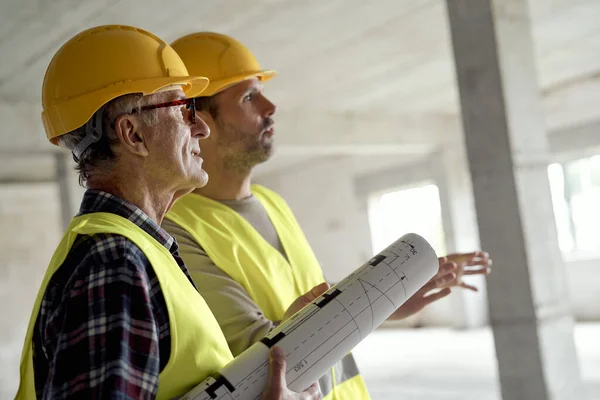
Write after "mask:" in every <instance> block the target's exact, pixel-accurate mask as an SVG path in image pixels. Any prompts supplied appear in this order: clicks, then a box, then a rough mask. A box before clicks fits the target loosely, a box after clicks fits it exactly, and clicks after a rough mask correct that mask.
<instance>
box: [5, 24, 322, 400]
mask: <svg viewBox="0 0 600 400" xmlns="http://www.w3.org/2000/svg"><path fill="white" fill-rule="evenodd" d="M207 82H208V80H207V79H206V78H203V77H190V76H188V73H187V70H186V68H185V66H184V64H183V62H182V61H181V59H180V58H179V57H178V56H177V54H176V53H175V52H174V51H173V49H172V48H171V47H169V45H168V44H166V43H165V42H163V41H162V40H160V39H159V38H157V37H156V36H154V35H152V34H151V33H149V32H146V31H143V30H141V29H138V28H134V27H128V26H101V27H96V28H92V29H89V30H87V31H85V32H82V33H80V34H78V35H76V36H75V37H73V38H72V39H71V40H69V41H68V42H67V43H66V44H64V45H63V46H62V47H61V49H60V50H59V51H58V52H57V53H56V55H55V56H54V58H53V59H52V61H51V62H50V65H49V67H48V69H47V72H46V76H45V79H44V85H43V89H42V103H43V109H44V110H43V114H42V118H43V121H44V126H45V129H46V134H47V136H48V138H49V139H50V141H51V142H52V143H54V144H59V145H61V146H63V147H66V148H68V149H69V150H71V151H72V153H73V158H74V159H75V161H76V163H77V169H78V171H79V174H80V181H81V182H82V183H85V184H86V185H87V188H88V190H87V192H86V193H85V195H84V198H83V201H82V204H81V208H80V211H79V214H78V215H77V216H76V217H75V218H73V220H72V221H71V223H70V225H69V227H68V228H67V231H66V233H65V235H64V237H63V238H62V240H61V242H60V244H59V246H58V248H57V250H56V252H55V253H54V256H53V257H52V260H51V262H50V265H49V267H48V270H47V273H46V275H45V277H44V279H43V282H42V285H41V288H40V290H39V293H38V296H37V299H36V301H35V304H34V309H33V312H32V316H31V319H30V323H29V327H28V330H27V335H26V339H25V344H24V348H23V354H22V358H21V382H20V387H19V391H18V393H17V398H19V399H31V398H35V397H36V396H37V397H38V398H44V399H64V398H73V397H74V398H85V399H98V398H119V399H139V398H146V399H147V398H161V399H168V398H173V397H176V396H180V395H182V394H184V393H186V392H187V391H188V390H190V389H191V388H193V387H194V386H195V385H196V384H198V383H199V382H200V381H201V380H203V379H204V378H205V377H207V376H208V375H209V374H212V373H214V372H216V371H218V370H219V369H220V368H221V367H223V366H224V365H225V364H226V363H227V362H229V361H230V360H231V359H232V355H231V352H230V351H229V349H228V347H227V343H226V341H225V338H224V337H223V334H222V332H221V330H220V328H219V325H218V323H217V321H216V320H215V318H214V317H213V315H212V313H211V311H210V309H209V308H208V306H207V305H206V303H205V302H204V300H203V299H202V297H201V296H200V295H199V293H198V291H197V290H196V288H195V287H194V284H193V283H192V281H191V280H190V276H189V273H188V270H187V269H186V267H185V265H184V263H183V261H182V260H181V258H180V256H179V254H178V247H177V244H176V242H175V241H174V240H173V238H172V237H171V236H170V235H169V234H167V233H166V232H165V231H164V230H162V229H161V228H160V223H161V222H162V219H163V217H164V215H165V213H166V212H167V211H168V210H169V208H171V206H172V205H173V203H174V202H175V201H176V200H177V199H178V198H179V197H181V196H182V195H184V194H186V193H189V192H190V191H191V190H192V189H194V188H195V187H199V186H203V185H205V184H206V182H207V174H206V172H205V171H204V170H203V169H202V158H200V146H199V139H203V138H206V137H207V136H208V135H209V129H208V127H207V126H206V124H205V123H204V122H203V121H202V120H201V119H199V118H196V112H195V107H194V100H193V98H192V99H188V98H186V93H187V94H188V95H197V94H198V93H200V92H201V91H202V90H203V89H204V88H205V87H206V86H207ZM272 356H273V359H274V362H273V363H272V364H271V379H270V381H269V387H268V389H267V392H266V393H265V399H269V400H271V399H272V400H282V399H291V398H306V399H309V398H317V397H318V396H319V394H318V388H317V387H316V386H315V385H313V386H312V387H311V388H310V389H309V390H308V391H307V392H305V393H301V394H297V393H292V392H290V391H289V390H288V389H287V388H286V386H285V380H284V371H285V362H284V360H283V356H282V355H281V354H280V352H273V354H272Z"/></svg>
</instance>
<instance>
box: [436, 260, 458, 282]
mask: <svg viewBox="0 0 600 400" xmlns="http://www.w3.org/2000/svg"><path fill="white" fill-rule="evenodd" d="M457 268H458V265H456V263H453V262H447V263H445V264H443V265H440V267H439V268H438V272H437V274H435V276H434V277H433V278H432V279H437V278H439V277H442V276H444V275H446V274H448V273H450V272H453V271H454V270H456V269H457Z"/></svg>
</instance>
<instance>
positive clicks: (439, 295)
mask: <svg viewBox="0 0 600 400" xmlns="http://www.w3.org/2000/svg"><path fill="white" fill-rule="evenodd" d="M451 292H452V290H450V288H445V289H442V290H440V291H439V292H435V293H432V294H430V295H428V296H425V297H423V301H424V303H425V304H424V306H427V305H429V304H431V303H433V302H434V301H438V300H439V299H443V298H444V297H446V296H448V295H449V294H450V293H451Z"/></svg>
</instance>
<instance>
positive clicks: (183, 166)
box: [141, 89, 210, 190]
mask: <svg viewBox="0 0 600 400" xmlns="http://www.w3.org/2000/svg"><path fill="white" fill-rule="evenodd" d="M151 97H152V98H151V99H145V100H147V101H146V103H149V104H158V103H166V102H170V101H175V100H181V99H185V94H184V92H183V91H182V90H181V89H175V90H169V91H165V92H161V93H157V94H154V95H152V96H151ZM142 112H144V111H142ZM147 112H154V113H157V122H156V123H155V124H153V125H151V126H144V127H143V128H141V129H143V130H144V132H143V134H144V138H145V142H146V147H147V149H148V156H147V157H146V161H145V165H144V169H145V171H146V172H147V173H150V174H151V176H152V179H153V180H155V181H156V182H157V183H161V184H163V185H166V187H172V188H174V189H176V190H181V189H188V188H191V189H193V188H196V187H202V186H205V185H206V184H207V182H208V174H207V173H206V171H204V170H203V169H202V158H201V157H200V140H201V139H204V138H206V137H208V136H209V134H210V130H209V128H208V126H207V125H206V123H205V122H204V121H203V120H202V119H201V118H196V123H195V124H194V123H192V122H191V121H190V112H194V111H190V110H188V109H187V108H186V107H185V106H174V107H165V108H159V109H156V110H153V111H147Z"/></svg>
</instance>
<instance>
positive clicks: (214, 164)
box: [163, 32, 489, 399]
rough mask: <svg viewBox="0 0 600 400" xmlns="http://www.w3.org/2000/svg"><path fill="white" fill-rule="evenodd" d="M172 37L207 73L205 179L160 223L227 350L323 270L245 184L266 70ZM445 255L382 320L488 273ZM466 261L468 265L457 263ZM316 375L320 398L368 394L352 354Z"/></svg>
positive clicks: (269, 197)
mask: <svg viewBox="0 0 600 400" xmlns="http://www.w3.org/2000/svg"><path fill="white" fill-rule="evenodd" d="M172 46H173V48H174V49H175V51H177V53H178V54H179V55H180V56H181V58H182V59H183V61H184V62H185V64H186V66H187V68H188V70H190V71H192V72H193V73H201V74H202V75H203V76H208V77H209V78H210V84H209V87H208V89H207V90H206V91H205V92H203V93H202V96H203V97H199V98H197V99H196V107H197V110H198V111H199V112H200V113H199V115H201V116H202V118H203V119H204V120H205V121H206V122H207V124H208V125H209V126H210V128H211V132H212V134H211V137H210V138H208V140H207V141H206V143H205V145H204V146H203V148H204V150H205V151H204V152H203V154H204V158H205V166H206V167H205V168H206V170H207V171H208V173H209V175H210V183H209V184H208V185H207V186H205V187H202V188H199V189H197V190H195V191H194V193H192V194H190V195H188V196H185V197H184V198H182V200H181V201H180V202H178V204H176V205H175V207H174V208H173V209H172V210H171V212H169V213H168V214H167V216H166V219H165V221H164V223H163V227H164V228H165V229H166V230H167V231H168V232H169V233H171V234H172V235H173V236H174V237H175V238H176V239H177V241H178V243H179V244H180V246H181V247H180V248H181V254H182V257H183V258H184V260H185V262H186V264H187V265H188V267H189V268H190V271H191V275H192V278H193V279H194V282H195V283H196V285H197V286H198V288H199V290H200V293H201V294H202V296H203V297H204V298H205V299H206V301H207V303H208V305H209V306H210V307H211V309H212V310H213V313H214V314H215V317H216V318H217V320H218V321H219V323H220V325H221V328H222V329H223V332H224V334H225V336H226V338H227V341H228V343H229V346H230V348H231V350H232V352H233V354H234V355H237V354H239V353H240V352H242V351H244V350H245V349H246V348H248V347H249V346H250V345H251V344H252V343H254V342H255V341H257V340H259V339H260V338H262V336H263V335H264V334H265V333H266V332H268V331H269V330H270V329H272V328H273V327H274V326H275V325H276V324H278V323H279V322H280V321H281V320H282V319H285V317H286V316H287V314H286V312H285V311H286V309H287V307H288V306H289V305H290V303H291V302H292V301H293V300H294V299H295V298H296V297H297V296H298V295H299V294H301V293H303V292H305V291H307V290H308V289H309V288H310V287H312V286H314V285H315V284H317V283H318V282H321V281H322V280H323V274H322V271H321V267H320V265H319V263H318V262H317V260H316V258H315V256H314V254H313V252H312V250H311V248H310V246H309V244H308V242H307V241H306V238H305V237H304V234H303V233H302V230H301V228H300V226H299V225H298V223H297V222H296V219H295V218H294V215H293V213H292V211H291V210H290V209H289V207H288V206H287V204H286V203H285V201H284V200H283V199H282V198H281V197H280V196H278V195H277V194H276V193H274V192H273V191H271V190H268V189H266V188H264V187H261V186H258V185H251V176H252V170H253V169H254V167H255V166H256V165H258V164H260V163H262V162H264V161H266V160H268V159H269V157H270V155H271V154H272V151H273V136H274V121H273V116H274V114H275V111H276V107H275V105H274V104H273V103H272V102H270V101H269V99H267V97H266V96H265V95H264V94H263V91H262V89H263V87H262V82H264V81H266V80H268V79H270V78H272V77H273V76H275V71H273V70H263V69H262V68H261V67H260V65H259V63H258V61H257V60H256V58H255V57H254V56H253V55H252V53H251V52H250V51H249V50H248V49H247V48H246V47H245V46H244V45H243V44H242V43H240V42H239V41H237V40H235V39H234V38H231V37H229V36H226V35H222V34H218V33H212V32H202V33H196V34H191V35H188V36H185V37H183V38H180V39H178V40H176V41H175V42H174V43H173V44H172ZM450 258H451V260H450V261H452V262H447V259H446V258H443V259H440V272H439V273H438V275H437V276H436V277H435V278H434V279H432V281H431V282H429V283H428V284H427V285H426V286H425V287H424V288H422V289H421V290H420V291H419V292H417V294H415V296H413V297H412V298H411V299H410V300H409V301H407V302H406V303H405V304H404V306H402V307H401V308H399V309H398V310H397V311H396V312H395V313H394V315H393V316H392V317H391V319H401V318H405V317H407V316H409V315H412V314H414V313H416V312H417V311H419V310H421V309H422V308H423V307H425V306H426V305H427V304H429V303H431V302H433V301H436V300H438V299H441V298H442V297H444V296H446V295H448V294H449V293H450V288H449V286H463V287H466V288H470V289H475V288H474V287H472V286H470V285H467V284H466V283H464V282H462V276H463V275H464V274H482V273H487V272H489V268H488V266H489V259H488V257H487V254H485V253H482V252H477V253H473V254H457V255H452V256H451V257H450ZM466 265H475V267H474V268H472V269H469V270H466V269H465V266H466ZM433 289H441V290H439V291H435V292H432V290H433ZM319 383H320V385H321V390H322V391H323V394H324V395H325V396H326V398H327V399H366V398H368V397H369V395H368V393H367V389H366V386H365V383H364V381H363V379H362V377H361V376H360V374H359V371H358V368H357V366H356V364H355V362H354V359H353V357H352V354H348V355H347V356H346V357H345V358H344V359H343V360H341V361H340V362H339V363H338V364H337V365H336V366H335V367H334V368H333V369H332V370H331V371H330V373H328V374H326V375H325V376H324V377H323V378H321V379H320V380H319Z"/></svg>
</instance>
